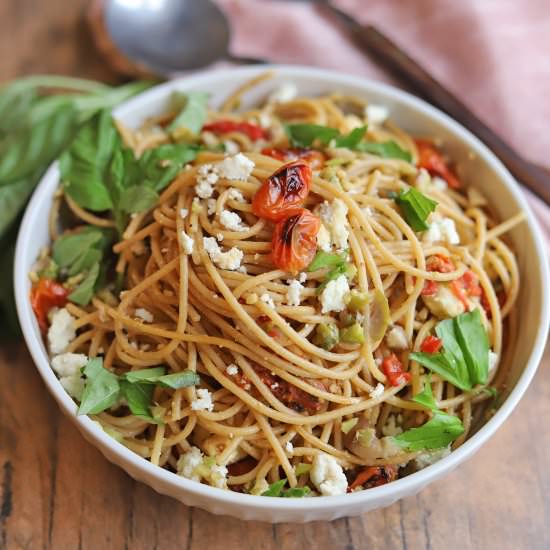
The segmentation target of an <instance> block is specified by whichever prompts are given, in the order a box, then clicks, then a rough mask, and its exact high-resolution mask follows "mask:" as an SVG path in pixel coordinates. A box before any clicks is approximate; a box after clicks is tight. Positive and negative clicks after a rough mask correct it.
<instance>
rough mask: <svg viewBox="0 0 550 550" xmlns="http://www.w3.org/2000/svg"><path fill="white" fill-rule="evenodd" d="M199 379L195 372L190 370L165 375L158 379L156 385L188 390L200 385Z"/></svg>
mask: <svg viewBox="0 0 550 550" xmlns="http://www.w3.org/2000/svg"><path fill="white" fill-rule="evenodd" d="M200 381H201V379H200V377H199V375H198V374H197V373H196V372H193V371H191V370H183V371H181V372H174V373H172V374H165V375H164V376H160V377H159V378H158V383H159V384H160V385H161V386H165V387H167V388H172V389H174V390H179V389H180V388H188V387H190V386H196V385H197V384H200Z"/></svg>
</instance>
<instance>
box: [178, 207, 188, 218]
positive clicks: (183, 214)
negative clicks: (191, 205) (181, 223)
mask: <svg viewBox="0 0 550 550" xmlns="http://www.w3.org/2000/svg"><path fill="white" fill-rule="evenodd" d="M188 214H189V210H187V208H180V218H181V219H182V220H184V219H185V218H187V215H188Z"/></svg>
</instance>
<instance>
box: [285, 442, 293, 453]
mask: <svg viewBox="0 0 550 550" xmlns="http://www.w3.org/2000/svg"><path fill="white" fill-rule="evenodd" d="M285 451H286V452H287V453H288V454H292V453H293V452H294V445H293V444H292V441H287V442H286V444H285Z"/></svg>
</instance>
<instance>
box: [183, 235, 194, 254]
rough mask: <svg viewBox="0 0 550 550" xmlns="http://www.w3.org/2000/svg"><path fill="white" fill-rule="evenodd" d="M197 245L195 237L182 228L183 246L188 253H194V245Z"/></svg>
mask: <svg viewBox="0 0 550 550" xmlns="http://www.w3.org/2000/svg"><path fill="white" fill-rule="evenodd" d="M194 245H195V239H193V238H192V237H190V236H189V235H188V234H187V233H186V232H185V231H184V230H183V229H182V230H181V247H182V248H183V251H184V252H185V253H186V254H192V253H193V246H194Z"/></svg>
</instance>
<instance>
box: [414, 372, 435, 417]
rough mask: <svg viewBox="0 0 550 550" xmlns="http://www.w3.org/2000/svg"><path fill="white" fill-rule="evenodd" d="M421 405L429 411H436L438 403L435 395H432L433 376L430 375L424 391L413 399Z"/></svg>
mask: <svg viewBox="0 0 550 550" xmlns="http://www.w3.org/2000/svg"><path fill="white" fill-rule="evenodd" d="M412 400H413V401H415V402H416V403H418V404H419V405H423V406H424V407H426V408H427V409H430V410H436V409H437V403H436V402H435V399H434V395H433V393H432V385H431V376H430V375H428V379H427V381H426V383H425V384H424V389H423V390H422V391H421V392H420V393H419V394H417V395H415V396H414V397H413V399H412Z"/></svg>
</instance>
